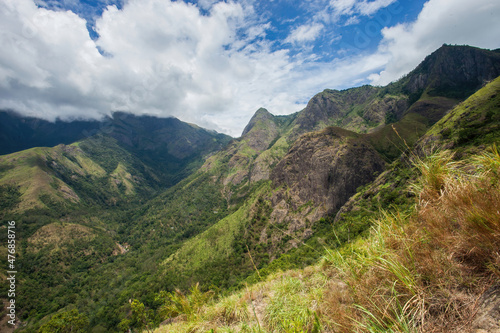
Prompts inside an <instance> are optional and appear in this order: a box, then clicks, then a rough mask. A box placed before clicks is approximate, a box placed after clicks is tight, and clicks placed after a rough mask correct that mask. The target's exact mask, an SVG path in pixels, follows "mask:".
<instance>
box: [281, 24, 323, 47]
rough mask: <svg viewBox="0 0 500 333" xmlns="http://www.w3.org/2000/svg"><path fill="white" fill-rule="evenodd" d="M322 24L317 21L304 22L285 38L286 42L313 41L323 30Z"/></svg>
mask: <svg viewBox="0 0 500 333" xmlns="http://www.w3.org/2000/svg"><path fill="white" fill-rule="evenodd" d="M323 28H324V26H323V25H322V24H319V23H313V24H304V25H301V26H299V27H297V28H295V29H294V30H293V31H292V32H291V33H290V35H289V36H288V37H287V38H286V39H285V42H287V43H304V42H310V41H314V40H315V39H316V38H317V37H318V36H319V34H320V32H321V30H323Z"/></svg>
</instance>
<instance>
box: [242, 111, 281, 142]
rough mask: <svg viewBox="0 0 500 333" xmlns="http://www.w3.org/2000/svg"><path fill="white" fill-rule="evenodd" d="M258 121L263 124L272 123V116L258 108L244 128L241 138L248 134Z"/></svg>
mask: <svg viewBox="0 0 500 333" xmlns="http://www.w3.org/2000/svg"><path fill="white" fill-rule="evenodd" d="M259 121H264V122H268V121H271V122H274V115H273V114H271V113H270V112H269V111H267V109H264V108H260V109H258V110H257V111H255V113H254V115H253V117H252V118H251V119H250V121H249V122H248V125H247V126H246V127H245V129H244V130H243V133H242V134H241V136H245V135H246V134H247V133H248V132H250V131H251V130H252V128H253V127H254V126H255V125H256V124H257V123H258V122H259Z"/></svg>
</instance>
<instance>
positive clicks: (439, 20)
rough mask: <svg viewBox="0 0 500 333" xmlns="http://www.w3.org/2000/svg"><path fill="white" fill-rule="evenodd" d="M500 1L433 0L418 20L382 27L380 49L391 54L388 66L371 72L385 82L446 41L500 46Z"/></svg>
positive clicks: (380, 83)
mask: <svg viewBox="0 0 500 333" xmlns="http://www.w3.org/2000/svg"><path fill="white" fill-rule="evenodd" d="M499 17H500V2H498V1H491V0H475V1H469V0H455V1H449V0H430V1H428V2H427V3H425V5H424V8H423V9H422V11H421V12H420V14H419V15H418V18H417V20H416V21H415V22H413V23H411V24H399V25H396V26H394V27H390V28H385V29H383V30H382V34H383V36H384V37H383V40H382V42H381V44H380V47H379V50H378V52H379V53H380V54H384V55H386V56H387V59H388V62H387V67H386V68H385V69H384V70H383V71H382V72H380V73H379V74H374V75H372V76H370V79H371V81H372V83H373V84H378V85H385V84H387V83H389V82H391V81H394V80H396V79H398V78H400V77H401V76H402V75H404V74H406V73H408V72H409V71H410V70H412V69H413V68H415V67H416V66H417V65H418V64H419V63H420V62H421V61H422V60H423V59H424V58H425V56H426V55H428V54H430V53H431V52H432V51H434V50H436V49H437V48H439V47H440V46H441V45H442V44H444V43H446V44H459V45H462V44H467V45H473V46H477V47H482V48H490V49H494V48H498V47H500V40H499V38H498V36H500V20H499V19H498V18H499Z"/></svg>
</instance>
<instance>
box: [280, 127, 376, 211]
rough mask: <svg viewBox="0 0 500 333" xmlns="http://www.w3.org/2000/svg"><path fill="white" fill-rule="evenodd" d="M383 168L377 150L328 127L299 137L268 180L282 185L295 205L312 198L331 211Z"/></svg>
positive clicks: (337, 129) (348, 133) (351, 135)
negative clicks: (292, 197)
mask: <svg viewBox="0 0 500 333" xmlns="http://www.w3.org/2000/svg"><path fill="white" fill-rule="evenodd" d="M384 167H385V162H384V161H383V160H382V158H381V157H380V156H379V155H378V153H377V152H376V151H375V150H374V149H373V148H372V147H371V146H370V145H369V144H367V143H366V142H365V141H363V140H362V139H361V138H360V137H359V136H358V135H356V134H354V133H352V132H349V131H346V130H343V129H341V128H336V127H329V128H327V129H325V130H323V131H321V132H317V133H312V134H309V135H304V136H302V137H301V138H300V139H299V140H298V141H297V142H296V143H295V144H294V146H293V147H292V148H291V149H290V151H289V152H288V154H287V155H286V156H285V157H284V158H283V160H282V161H281V162H280V163H279V164H278V165H277V166H276V168H275V169H274V171H273V173H272V174H271V180H272V181H273V183H274V185H275V186H277V187H280V186H283V187H286V188H287V189H288V190H289V192H290V193H291V194H292V195H293V196H294V197H295V198H296V199H297V200H296V201H297V203H298V204H299V205H300V204H301V203H302V204H304V203H306V202H308V201H312V202H314V203H315V205H323V206H325V208H326V212H332V211H334V210H337V209H339V208H340V207H341V206H342V205H343V204H344V203H345V202H346V201H347V199H349V197H350V196H351V195H353V194H354V193H355V192H356V189H357V188H358V187H359V186H361V185H364V184H366V183H367V182H370V181H372V180H373V179H374V176H373V173H374V172H380V171H382V170H384ZM295 208H297V207H295Z"/></svg>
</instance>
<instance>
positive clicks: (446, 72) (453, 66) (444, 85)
mask: <svg viewBox="0 0 500 333" xmlns="http://www.w3.org/2000/svg"><path fill="white" fill-rule="evenodd" d="M457 69H458V70H457ZM499 75H500V53H498V52H491V51H488V50H482V49H478V48H474V47H470V46H449V45H443V46H442V47H441V48H439V49H438V50H436V51H435V52H433V53H432V54H431V55H429V56H427V57H426V58H425V60H424V61H423V62H422V63H421V64H420V65H418V67H417V68H415V69H414V70H413V71H412V72H411V73H410V74H408V76H407V77H406V78H405V79H403V81H406V82H405V84H404V90H405V91H407V92H409V93H417V92H419V91H423V90H424V89H428V91H429V93H430V94H431V95H438V96H445V97H455V98H465V97H467V96H469V95H470V94H471V93H473V92H474V91H475V90H477V89H479V88H480V87H481V86H482V85H483V84H484V83H485V82H487V81H490V80H493V79H495V78H496V77H497V76H499Z"/></svg>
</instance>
